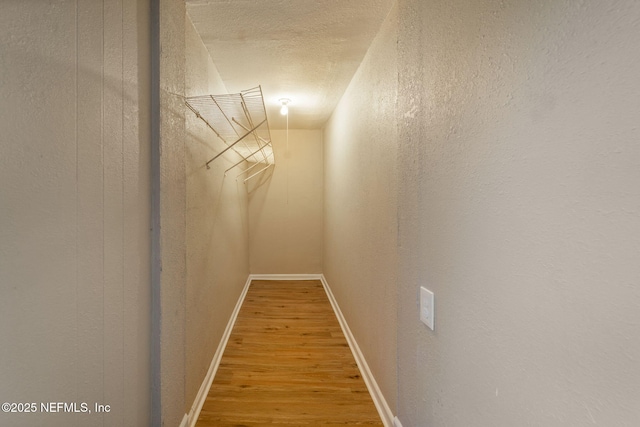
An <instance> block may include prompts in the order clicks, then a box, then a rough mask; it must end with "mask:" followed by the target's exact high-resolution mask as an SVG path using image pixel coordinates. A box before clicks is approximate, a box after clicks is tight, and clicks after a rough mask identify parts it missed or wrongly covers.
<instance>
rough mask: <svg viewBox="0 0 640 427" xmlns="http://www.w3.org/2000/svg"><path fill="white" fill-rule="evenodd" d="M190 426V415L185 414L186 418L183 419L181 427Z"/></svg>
mask: <svg viewBox="0 0 640 427" xmlns="http://www.w3.org/2000/svg"><path fill="white" fill-rule="evenodd" d="M188 425H189V415H188V414H184V417H182V421H181V422H180V427H187V426H188Z"/></svg>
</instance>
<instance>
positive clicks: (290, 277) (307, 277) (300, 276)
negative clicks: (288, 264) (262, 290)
mask: <svg viewBox="0 0 640 427" xmlns="http://www.w3.org/2000/svg"><path fill="white" fill-rule="evenodd" d="M249 279H250V280H321V279H322V274H251V275H249Z"/></svg>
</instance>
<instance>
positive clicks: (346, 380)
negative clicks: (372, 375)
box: [196, 280, 383, 427]
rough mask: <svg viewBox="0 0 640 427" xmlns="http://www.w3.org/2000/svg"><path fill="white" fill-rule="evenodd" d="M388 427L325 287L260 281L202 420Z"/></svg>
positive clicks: (252, 425) (201, 425) (254, 426)
mask: <svg viewBox="0 0 640 427" xmlns="http://www.w3.org/2000/svg"><path fill="white" fill-rule="evenodd" d="M358 425H364V426H382V425H383V424H382V421H381V420H380V417H379V415H378V413H377V411H376V408H375V406H374V404H373V401H372V399H371V396H370V395H369V392H368V390H367V387H366V385H365V383H364V381H363V379H362V377H361V376H360V371H359V370H358V367H357V365H356V362H355V360H354V358H353V355H352V354H351V350H350V349H349V347H348V344H347V341H346V339H345V337H344V335H343V333H342V330H341V329H340V325H339V323H338V320H337V319H336V316H335V314H334V312H333V309H332V308H331V304H330V303H329V300H328V298H327V295H326V293H325V291H324V288H323V287H322V284H321V283H320V281H318V280H311V281H262V280H254V281H253V282H252V283H251V285H250V287H249V291H248V293H247V296H246V298H245V300H244V304H243V305H242V308H241V309H240V313H239V315H238V319H237V321H236V324H235V326H234V329H233V331H232V333H231V336H230V338H229V342H228V344H227V348H226V349H225V352H224V355H223V357H222V360H221V363H220V367H219V368H218V371H217V373H216V377H215V378H214V381H213V384H212V386H211V389H210V391H209V394H208V395H207V399H206V401H205V404H204V406H203V408H202V411H201V412H200V417H199V418H198V422H197V424H196V426H197V427H205V426H220V427H226V426H229V427H231V426H234V427H239V426H246V427H259V426H289V427H291V426H325V427H334V426H336V427H337V426H340V427H344V426H358Z"/></svg>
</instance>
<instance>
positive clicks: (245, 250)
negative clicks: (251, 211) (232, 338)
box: [185, 17, 249, 405]
mask: <svg viewBox="0 0 640 427" xmlns="http://www.w3.org/2000/svg"><path fill="white" fill-rule="evenodd" d="M185 43H186V61H187V62H186V84H185V92H186V95H187V96H196V95H206V94H220V93H227V90H226V89H225V87H224V84H223V83H222V81H221V80H220V76H219V75H218V72H217V70H216V68H215V65H214V64H213V62H212V60H211V57H210V56H209V53H208V52H207V50H206V48H205V47H204V44H203V43H202V40H201V39H200V36H198V34H197V33H196V31H195V29H194V28H193V25H192V24H191V21H190V19H189V18H188V17H187V23H186V37H185ZM186 131H187V137H186V140H185V141H186V142H185V150H186V153H185V162H186V175H187V178H186V179H187V184H186V185H187V199H186V200H187V213H186V215H187V216H186V224H187V225H186V233H187V234H186V250H187V281H186V284H187V286H186V341H185V343H186V359H185V361H186V385H185V389H186V403H187V405H191V404H193V402H194V399H195V397H196V394H197V392H198V389H199V388H200V385H201V384H202V381H203V379H204V377H205V375H206V373H207V371H208V369H209V365H210V364H211V360H212V358H213V355H214V353H215V351H216V349H217V348H218V345H219V343H220V339H221V338H222V334H223V332H224V330H225V327H226V326H227V322H228V320H229V318H230V317H231V312H232V310H233V308H234V307H235V305H236V302H237V300H238V298H239V296H240V293H241V292H242V289H243V287H244V284H245V282H246V280H247V276H248V275H249V236H248V232H249V225H248V218H247V191H246V189H245V187H244V185H243V184H242V181H239V182H238V181H236V180H235V179H233V177H231V176H229V177H226V178H225V177H224V171H225V169H227V168H228V167H229V166H231V165H233V164H234V163H236V162H237V161H238V160H240V157H239V156H238V155H236V154H235V153H234V152H233V151H229V152H227V154H225V155H224V156H222V157H220V158H218V159H217V160H215V161H214V162H212V163H211V165H210V166H211V169H207V168H206V166H205V163H206V162H207V160H209V159H210V158H212V157H213V156H214V155H215V154H217V153H218V152H220V151H222V149H223V148H224V147H226V146H225V145H224V143H223V142H222V141H221V140H220V139H218V138H217V137H216V135H215V134H214V133H213V132H212V131H211V130H210V129H209V128H207V127H206V125H205V124H204V122H202V121H201V120H200V119H198V118H197V117H196V116H195V115H194V114H192V113H191V112H190V111H189V112H188V113H187V115H186ZM240 167H241V166H240Z"/></svg>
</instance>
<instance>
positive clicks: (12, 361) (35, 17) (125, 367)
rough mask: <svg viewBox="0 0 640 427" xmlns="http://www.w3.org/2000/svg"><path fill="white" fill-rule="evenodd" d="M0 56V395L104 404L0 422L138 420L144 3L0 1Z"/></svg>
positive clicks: (143, 254)
mask: <svg viewBox="0 0 640 427" xmlns="http://www.w3.org/2000/svg"><path fill="white" fill-rule="evenodd" d="M0 57H1V58H2V60H0V128H1V129H2V136H1V137H0V361H1V363H0V396H1V397H0V400H2V402H38V405H39V402H78V403H80V402H87V403H90V404H91V405H93V403H94V402H97V403H103V404H108V405H111V408H112V409H111V412H109V413H108V414H104V415H100V414H95V413H93V414H74V413H55V414H43V413H37V414H11V413H4V412H1V413H0V425H3V426H5V425H6V426H34V425H50V426H63V425H65V426H67V425H82V426H98V425H99V426H105V425H109V426H142V425H149V422H150V415H149V414H150V391H149V390H150V377H149V374H150V362H149V360H150V348H149V344H150V343H149V336H150V315H149V313H150V287H149V283H150V278H149V265H150V240H149V218H150V198H149V194H150V161H149V158H150V154H149V152H150V144H149V139H150V137H149V128H150V122H149V105H150V104H149V102H150V95H149V87H150V83H149V77H148V76H149V65H148V64H149V3H148V2H147V1H137V2H132V1H116V0H105V1H97V2H91V3H90V4H89V3H86V2H79V3H78V2H74V1H56V2H15V1H9V2H0ZM38 410H40V408H39V407H38Z"/></svg>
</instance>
